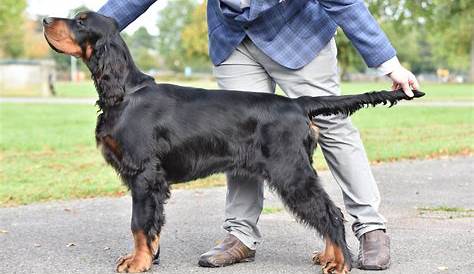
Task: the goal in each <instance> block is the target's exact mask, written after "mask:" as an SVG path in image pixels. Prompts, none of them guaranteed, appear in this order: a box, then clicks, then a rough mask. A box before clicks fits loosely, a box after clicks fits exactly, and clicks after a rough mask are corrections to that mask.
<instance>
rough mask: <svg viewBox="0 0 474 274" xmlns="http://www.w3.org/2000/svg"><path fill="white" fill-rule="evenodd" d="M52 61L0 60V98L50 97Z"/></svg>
mask: <svg viewBox="0 0 474 274" xmlns="http://www.w3.org/2000/svg"><path fill="white" fill-rule="evenodd" d="M55 79H56V73H55V70H54V61H52V60H0V96H50V95H52V92H53V91H52V90H51V87H52V82H54V81H55Z"/></svg>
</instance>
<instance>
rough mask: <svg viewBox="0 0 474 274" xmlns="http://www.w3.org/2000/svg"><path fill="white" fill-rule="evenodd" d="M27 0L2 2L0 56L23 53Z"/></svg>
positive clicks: (13, 55)
mask: <svg viewBox="0 0 474 274" xmlns="http://www.w3.org/2000/svg"><path fill="white" fill-rule="evenodd" d="M25 9H26V0H2V3H1V4H0V57H1V56H5V57H11V58H17V57H19V56H21V55H22V54H23V31H22V29H23V26H24V21H25V18H24V16H23V13H24V11H25Z"/></svg>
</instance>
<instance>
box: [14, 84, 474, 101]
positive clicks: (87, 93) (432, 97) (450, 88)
mask: <svg viewBox="0 0 474 274" xmlns="http://www.w3.org/2000/svg"><path fill="white" fill-rule="evenodd" d="M158 82H162V83H165V82H168V83H173V84H177V85H183V86H193V87H201V88H208V89H215V88H217V84H216V82H215V81H212V80H192V81H168V80H167V81H159V80H158ZM389 88H390V83H389V82H386V81H384V82H378V83H342V86H341V90H342V93H343V94H356V93H362V92H367V91H374V90H383V89H389ZM422 90H423V91H425V92H426V93H427V95H426V96H425V97H423V98H421V99H419V101H420V102H423V101H471V102H472V101H474V85H473V84H433V83H426V84H423V85H422ZM56 91H57V94H58V96H59V97H96V96H97V94H96V91H95V88H94V85H93V84H92V82H91V81H85V82H80V83H70V82H58V83H57V84H56ZM278 93H279V94H283V93H282V91H281V90H278ZM19 95H20V96H21V95H22V94H19Z"/></svg>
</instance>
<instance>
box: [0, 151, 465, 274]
mask: <svg viewBox="0 0 474 274" xmlns="http://www.w3.org/2000/svg"><path fill="white" fill-rule="evenodd" d="M373 169H374V173H375V175H376V178H377V179H378V181H379V183H380V189H381V192H382V196H383V198H384V200H383V205H382V212H383V213H384V214H385V216H386V217H387V218H388V219H389V220H390V222H389V233H390V235H391V237H392V247H393V250H392V256H393V263H392V267H391V269H390V270H388V271H384V272H377V273H383V274H393V273H400V274H402V273H403V274H407V273H417V274H418V273H423V274H424V273H466V274H468V273H473V270H472V269H473V268H474V257H473V255H472V254H473V253H474V236H473V235H474V218H472V216H471V217H466V216H464V217H462V215H469V214H470V215H472V214H473V213H472V212H471V213H466V212H465V213H462V212H461V213H459V212H457V213H456V212H452V213H444V214H443V213H430V212H427V213H425V214H423V215H420V211H419V210H417V207H437V206H449V207H459V208H470V209H472V208H474V199H473V193H474V184H473V183H474V175H473V170H474V157H457V158H446V159H440V160H428V161H405V162H399V163H392V164H384V165H377V166H374V168H373ZM322 176H323V177H324V182H325V187H326V189H327V190H328V192H330V193H331V195H332V197H334V198H335V199H336V201H337V202H338V203H339V204H340V203H341V196H340V194H339V191H338V188H337V185H336V184H335V183H334V182H333V181H332V179H331V178H330V176H329V174H328V173H323V174H322ZM224 196H225V189H224V188H213V189H204V190H177V191H173V195H172V198H171V200H170V201H169V203H168V204H167V207H166V211H167V218H168V222H167V225H166V226H165V228H164V231H163V234H162V257H161V265H160V266H155V267H154V268H153V272H155V273H219V274H221V273H223V274H228V273H320V270H319V267H317V266H312V265H311V264H310V261H309V255H310V254H311V252H312V251H313V250H314V249H320V248H322V246H323V243H322V241H321V240H320V239H319V238H318V237H316V236H315V235H314V233H313V231H310V230H308V229H307V228H305V227H303V226H302V225H300V224H298V223H296V222H295V221H294V220H293V219H292V217H291V216H289V215H288V214H287V213H286V212H285V211H281V212H278V213H273V214H264V215H262V217H261V220H260V228H261V230H262V233H263V234H264V236H265V241H264V243H263V244H262V245H261V247H260V248H259V249H258V252H257V258H256V261H255V262H254V263H247V264H240V265H236V266H231V267H226V268H223V269H204V268H200V267H198V266H197V257H198V256H199V254H200V253H202V252H204V251H206V250H207V249H208V248H210V247H211V246H213V245H214V244H215V241H216V240H218V239H219V238H221V237H222V236H223V235H224V234H223V231H222V230H221V229H220V224H221V220H222V217H223V207H224ZM265 206H266V207H270V208H276V207H281V204H280V203H279V202H278V199H277V198H275V196H273V195H271V194H270V193H267V195H266V201H265ZM129 219H130V197H123V198H100V199H88V200H78V201H70V202H54V203H46V204H37V205H30V206H23V207H18V208H4V209H0V273H111V272H112V271H113V266H114V261H115V259H116V258H117V257H118V256H119V255H120V254H125V253H127V252H128V251H129V250H130V248H131V237H130V232H129ZM347 229H350V223H347ZM349 235H350V236H349V243H350V246H351V248H352V249H353V251H357V241H356V239H355V238H354V237H353V236H352V235H351V234H349ZM71 243H72V244H73V245H71ZM352 273H356V274H357V273H366V272H363V271H360V270H353V271H352ZM369 273H370V272H369Z"/></svg>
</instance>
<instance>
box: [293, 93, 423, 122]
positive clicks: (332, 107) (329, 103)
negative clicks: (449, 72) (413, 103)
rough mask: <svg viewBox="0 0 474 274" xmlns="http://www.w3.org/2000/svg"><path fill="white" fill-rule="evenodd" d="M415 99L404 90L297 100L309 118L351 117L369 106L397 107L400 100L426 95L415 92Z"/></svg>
mask: <svg viewBox="0 0 474 274" xmlns="http://www.w3.org/2000/svg"><path fill="white" fill-rule="evenodd" d="M413 94H414V95H415V96H414V97H408V95H406V94H405V93H404V92H403V90H401V89H399V90H395V91H386V90H384V91H374V92H367V93H363V94H359V95H343V96H321V97H310V96H302V97H299V98H297V99H296V102H297V103H298V104H300V105H301V106H302V107H303V108H304V110H305V111H306V113H307V114H308V116H309V117H314V116H317V115H325V116H327V115H333V114H343V115H345V116H349V115H351V114H353V113H354V112H356V111H357V110H359V109H361V108H363V107H368V106H369V105H372V106H376V105H378V104H384V105H386V104H387V103H389V104H390V106H389V107H391V106H393V105H395V104H396V103H397V102H398V101H400V100H412V99H413V98H419V97H423V96H424V95H425V93H423V92H421V91H418V90H414V91H413Z"/></svg>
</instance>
